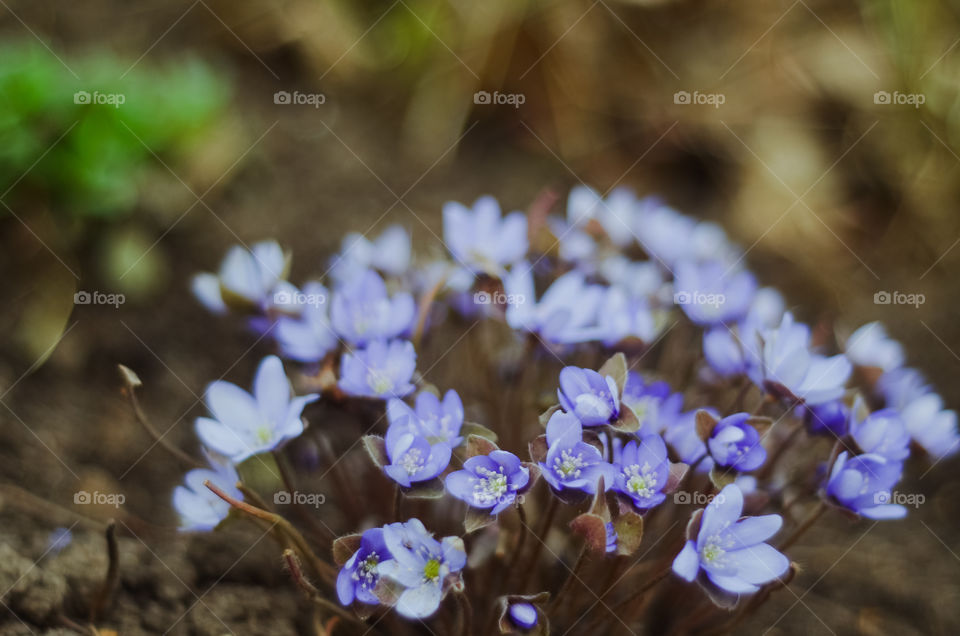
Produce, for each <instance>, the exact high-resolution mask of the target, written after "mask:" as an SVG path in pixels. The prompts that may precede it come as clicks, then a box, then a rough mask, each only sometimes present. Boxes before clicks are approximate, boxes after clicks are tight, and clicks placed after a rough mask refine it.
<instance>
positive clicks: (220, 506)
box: [173, 459, 243, 532]
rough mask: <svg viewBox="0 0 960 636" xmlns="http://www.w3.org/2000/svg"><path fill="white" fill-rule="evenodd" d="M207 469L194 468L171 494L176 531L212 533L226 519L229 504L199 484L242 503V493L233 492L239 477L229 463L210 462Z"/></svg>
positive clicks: (235, 490)
mask: <svg viewBox="0 0 960 636" xmlns="http://www.w3.org/2000/svg"><path fill="white" fill-rule="evenodd" d="M210 466H211V467H210V468H195V469H193V470H191V471H189V472H188V473H187V475H186V477H185V478H184V485H183V486H177V487H176V488H175V489H174V491H173V507H174V509H175V510H176V511H177V513H178V514H179V515H180V529H181V530H185V531H198V532H206V531H208V530H213V529H214V528H215V527H216V526H217V524H219V523H220V522H221V521H223V520H224V519H225V518H226V517H227V513H228V512H230V504H228V503H227V502H226V501H224V500H223V499H221V498H220V497H218V496H217V495H215V494H214V493H213V491H211V490H210V489H209V488H207V487H206V486H204V485H203V482H205V481H209V482H210V483H211V484H213V485H214V486H217V487H218V488H220V489H221V490H223V491H224V492H225V493H227V494H228V495H230V496H231V497H233V498H235V499H237V500H240V501H243V493H241V492H240V491H239V490H237V482H238V481H240V477H239V476H238V475H237V470H236V468H234V467H233V464H231V463H229V462H224V463H218V462H216V461H213V460H212V459H211V461H210Z"/></svg>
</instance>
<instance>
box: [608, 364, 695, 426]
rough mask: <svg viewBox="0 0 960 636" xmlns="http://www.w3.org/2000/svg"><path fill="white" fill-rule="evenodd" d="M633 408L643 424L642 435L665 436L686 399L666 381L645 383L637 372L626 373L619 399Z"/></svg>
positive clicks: (638, 419)
mask: <svg viewBox="0 0 960 636" xmlns="http://www.w3.org/2000/svg"><path fill="white" fill-rule="evenodd" d="M620 399H621V401H622V402H623V404H624V405H625V406H628V407H630V408H631V409H632V410H633V412H634V414H635V415H636V416H637V421H639V422H640V429H639V431H638V432H639V434H644V435H653V434H660V433H663V432H664V431H665V430H666V429H667V428H668V427H669V426H670V425H671V424H672V423H673V422H674V421H675V420H676V419H677V418H678V417H680V409H681V408H682V407H683V396H682V395H680V394H679V393H673V392H671V390H670V385H669V384H667V383H666V382H663V381H660V382H649V383H647V382H644V380H643V376H641V375H640V374H639V373H636V372H635V371H630V372H629V373H627V381H626V382H625V383H624V385H623V396H622V397H621V398H620Z"/></svg>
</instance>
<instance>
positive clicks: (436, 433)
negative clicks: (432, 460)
mask: <svg viewBox="0 0 960 636" xmlns="http://www.w3.org/2000/svg"><path fill="white" fill-rule="evenodd" d="M387 421H389V422H390V426H391V427H400V428H405V429H406V430H407V431H409V432H412V433H416V434H418V435H422V436H424V437H426V438H427V439H428V440H430V441H431V442H435V441H442V442H446V443H447V444H449V445H450V446H451V447H457V446H459V445H460V443H461V442H462V441H463V438H462V437H460V428H461V427H462V426H463V402H462V401H461V400H460V396H459V395H458V394H457V392H456V391H454V390H453V389H450V390H449V391H447V392H446V394H445V395H444V396H443V401H442V402H441V401H440V399H439V398H438V397H437V396H436V395H434V394H433V393H430V392H429V391H421V392H420V393H418V394H417V401H416V406H415V407H414V408H410V406H409V405H408V404H407V403H406V402H404V401H403V400H400V399H397V398H391V399H390V400H389V401H388V402H387Z"/></svg>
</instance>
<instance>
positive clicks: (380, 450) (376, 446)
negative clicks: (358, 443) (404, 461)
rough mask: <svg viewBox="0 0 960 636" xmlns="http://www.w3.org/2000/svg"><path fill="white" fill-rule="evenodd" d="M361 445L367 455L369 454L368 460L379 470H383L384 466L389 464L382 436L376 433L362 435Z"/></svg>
mask: <svg viewBox="0 0 960 636" xmlns="http://www.w3.org/2000/svg"><path fill="white" fill-rule="evenodd" d="M363 447H364V449H366V451H367V455H369V456H370V461H372V462H373V463H374V465H375V466H376V467H377V468H379V469H380V470H383V467H384V466H387V465H389V464H390V458H389V457H387V443H386V442H385V441H384V440H383V438H382V437H379V436H377V435H364V436H363Z"/></svg>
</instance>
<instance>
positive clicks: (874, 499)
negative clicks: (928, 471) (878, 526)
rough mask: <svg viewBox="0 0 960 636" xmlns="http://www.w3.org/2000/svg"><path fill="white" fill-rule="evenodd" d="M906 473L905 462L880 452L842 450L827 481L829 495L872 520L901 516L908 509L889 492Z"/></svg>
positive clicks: (905, 513) (842, 504)
mask: <svg viewBox="0 0 960 636" xmlns="http://www.w3.org/2000/svg"><path fill="white" fill-rule="evenodd" d="M902 472H903V464H901V463H900V462H893V461H889V460H887V459H885V458H883V457H881V456H880V455H857V456H856V457H850V453H848V452H847V451H844V452H842V453H840V455H839V456H838V457H837V460H836V461H835V462H834V463H833V467H832V469H831V470H830V476H829V478H828V480H827V488H826V492H827V496H828V497H830V499H832V500H833V501H834V502H836V503H838V504H839V505H841V506H843V507H844V508H847V509H849V510H852V511H853V512H855V513H857V514H859V515H863V516H864V517H867V518H869V519H900V518H902V517H905V516H906V515H907V509H906V508H904V507H903V506H901V505H899V504H891V503H890V493H891V491H892V490H893V487H894V486H895V485H896V483H897V482H898V481H900V476H901V473H902Z"/></svg>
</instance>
